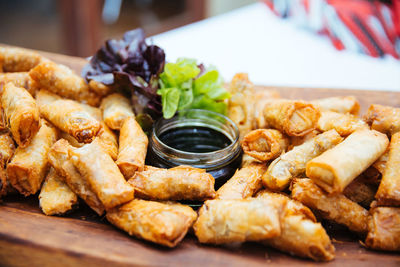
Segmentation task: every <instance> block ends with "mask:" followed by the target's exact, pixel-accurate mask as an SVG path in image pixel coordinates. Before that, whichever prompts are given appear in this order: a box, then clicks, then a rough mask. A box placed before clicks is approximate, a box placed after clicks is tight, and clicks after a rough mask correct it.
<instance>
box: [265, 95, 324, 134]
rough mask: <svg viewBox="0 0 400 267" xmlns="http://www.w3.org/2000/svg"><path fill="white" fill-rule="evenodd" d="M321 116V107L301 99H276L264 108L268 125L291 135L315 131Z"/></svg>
mask: <svg viewBox="0 0 400 267" xmlns="http://www.w3.org/2000/svg"><path fill="white" fill-rule="evenodd" d="M319 117H320V111H319V109H317V108H315V107H314V106H313V105H312V104H310V103H307V102H304V101H300V100H288V99H276V100H272V101H270V102H269V103H268V104H267V105H265V108H264V118H265V122H266V124H267V125H268V127H271V128H275V129H278V130H280V131H281V132H283V133H285V134H287V135H289V136H304V135H306V134H308V133H309V132H311V131H313V130H314V129H315V128H316V126H317V122H318V119H319Z"/></svg>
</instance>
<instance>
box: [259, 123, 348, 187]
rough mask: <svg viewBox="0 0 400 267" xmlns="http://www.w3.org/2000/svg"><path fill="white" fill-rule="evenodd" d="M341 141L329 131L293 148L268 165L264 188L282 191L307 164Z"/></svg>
mask: <svg viewBox="0 0 400 267" xmlns="http://www.w3.org/2000/svg"><path fill="white" fill-rule="evenodd" d="M342 140H343V138H342V137H341V136H340V135H339V134H338V133H337V132H336V131H335V130H330V131H328V132H325V133H322V134H320V135H317V136H316V137H314V138H312V139H310V140H308V141H307V142H305V143H304V144H302V145H300V146H296V147H294V148H293V149H292V150H290V151H289V152H286V153H285V154H283V155H281V156H280V157H279V158H277V159H275V160H274V161H273V162H272V163H271V164H270V165H269V167H268V170H267V171H266V172H265V173H264V175H263V176H262V180H263V184H264V186H265V187H266V188H269V189H271V190H273V191H282V190H283V189H285V188H286V187H288V186H289V183H290V181H291V179H292V178H293V177H296V176H298V175H300V174H302V173H304V172H305V170H306V164H307V162H309V161H310V160H312V159H313V158H315V157H317V156H318V155H320V154H321V153H323V152H324V151H326V150H328V149H330V148H332V147H334V146H335V145H337V144H339V143H340V142H341V141H342Z"/></svg>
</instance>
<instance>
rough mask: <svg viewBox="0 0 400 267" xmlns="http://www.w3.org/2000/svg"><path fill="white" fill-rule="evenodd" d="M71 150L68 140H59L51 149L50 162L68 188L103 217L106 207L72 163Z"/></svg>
mask: <svg viewBox="0 0 400 267" xmlns="http://www.w3.org/2000/svg"><path fill="white" fill-rule="evenodd" d="M70 150H71V147H70V145H69V144H68V141H67V140H65V139H60V140H58V141H57V142H56V143H55V144H54V145H53V146H52V147H51V149H50V152H49V162H50V164H51V165H52V166H53V168H54V169H55V170H56V171H57V173H58V174H59V175H60V178H62V180H63V181H64V182H65V183H66V184H67V185H68V187H69V188H71V190H72V191H73V192H74V193H75V194H77V195H78V196H79V197H80V198H82V199H83V200H84V201H85V202H86V204H88V206H89V207H90V208H92V209H93V210H94V211H95V212H96V213H97V214H98V215H102V214H103V213H104V206H103V204H102V203H101V201H100V199H99V198H98V197H97V195H96V194H95V193H94V192H93V191H92V189H91V187H90V185H89V182H88V181H86V179H85V178H84V177H82V176H81V174H80V173H79V172H78V170H77V169H76V168H75V166H74V164H73V163H72V161H71V155H70Z"/></svg>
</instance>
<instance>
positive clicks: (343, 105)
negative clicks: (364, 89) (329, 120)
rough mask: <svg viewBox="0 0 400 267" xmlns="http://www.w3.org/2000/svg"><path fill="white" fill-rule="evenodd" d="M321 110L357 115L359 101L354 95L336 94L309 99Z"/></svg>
mask: <svg viewBox="0 0 400 267" xmlns="http://www.w3.org/2000/svg"><path fill="white" fill-rule="evenodd" d="M311 103H312V104H314V105H315V106H317V107H318V108H319V109H320V110H321V111H333V112H338V113H342V114H347V113H349V114H353V115H358V112H359V111H360V103H359V102H358V100H357V99H356V98H355V97H354V96H337V97H327V98H321V99H315V100H313V101H311Z"/></svg>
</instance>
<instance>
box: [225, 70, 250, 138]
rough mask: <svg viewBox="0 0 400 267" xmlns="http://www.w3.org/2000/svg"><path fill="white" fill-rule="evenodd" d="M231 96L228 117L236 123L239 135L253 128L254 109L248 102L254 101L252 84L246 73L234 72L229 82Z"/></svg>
mask: <svg viewBox="0 0 400 267" xmlns="http://www.w3.org/2000/svg"><path fill="white" fill-rule="evenodd" d="M229 92H230V93H231V98H230V99H229V101H228V117H229V118H230V119H231V120H232V121H233V122H234V123H236V125H237V126H238V128H239V132H240V136H241V137H243V136H244V135H245V134H247V133H248V132H250V131H251V130H252V129H253V124H254V110H253V105H252V104H250V103H254V102H255V98H254V93H255V91H254V85H253V83H252V82H250V81H249V77H248V75H247V74H246V73H238V74H236V75H235V76H234V77H233V78H232V81H231V83H230V86H229Z"/></svg>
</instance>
